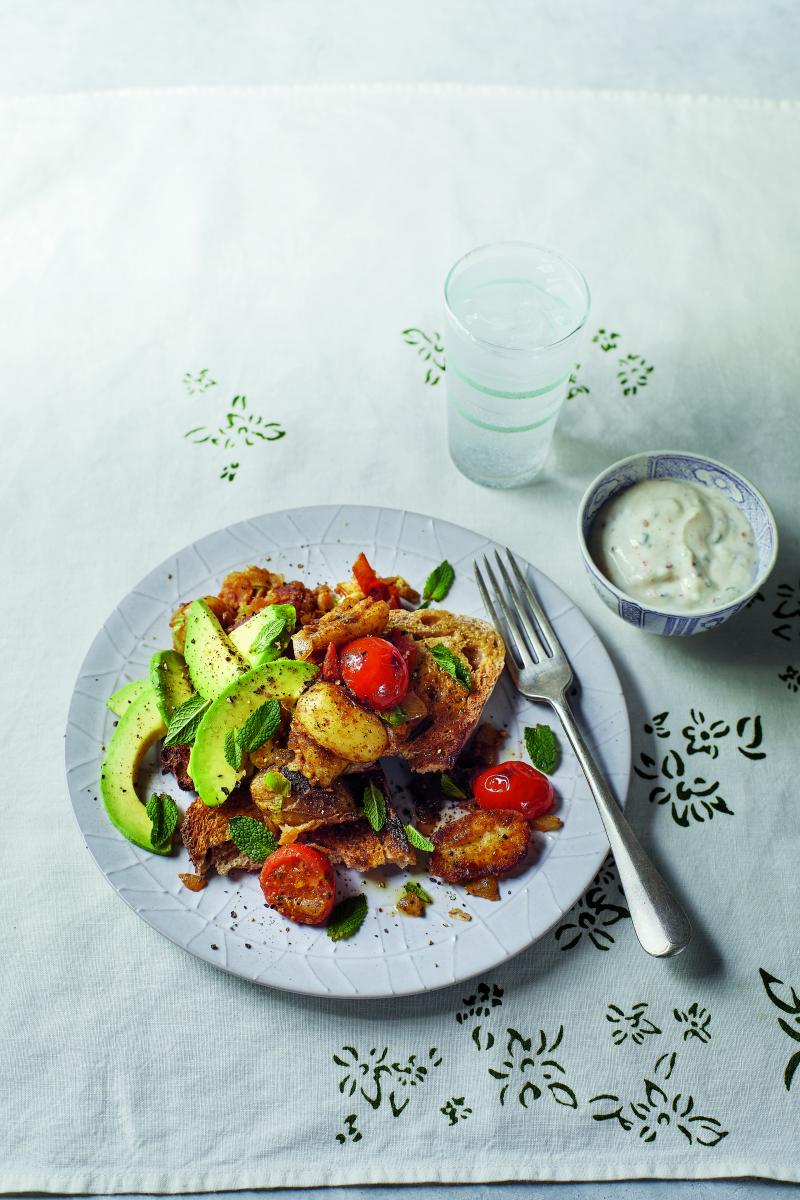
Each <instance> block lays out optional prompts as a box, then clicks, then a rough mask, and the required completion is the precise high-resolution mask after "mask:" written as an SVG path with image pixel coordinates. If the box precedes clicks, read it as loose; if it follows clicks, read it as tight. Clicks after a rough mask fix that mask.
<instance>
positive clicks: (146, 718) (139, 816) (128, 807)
mask: <svg viewBox="0 0 800 1200" xmlns="http://www.w3.org/2000/svg"><path fill="white" fill-rule="evenodd" d="M165 733H166V726H165V725H164V722H163V720H162V719H161V713H160V712H159V711H158V705H157V704H156V701H155V696H154V695H153V693H152V691H151V689H150V688H149V687H148V688H147V689H146V690H145V691H143V692H142V693H141V695H139V696H137V698H136V699H135V700H133V701H132V702H131V703H130V704H129V705H128V707H127V708H126V709H125V711H124V712H123V714H122V716H121V717H120V719H119V724H118V725H117V727H116V729H115V730H114V733H113V734H112V737H111V741H110V742H109V743H108V749H107V750H106V756H105V758H104V759H103V767H102V770H101V771H100V791H101V793H102V796H103V803H104V805H105V808H106V812H107V813H108V817H109V820H110V821H111V824H112V825H114V826H115V827H116V828H117V829H118V830H119V831H120V833H123V834H124V835H125V837H126V838H127V839H128V840H129V841H131V842H134V843H135V844H136V845H137V846H141V847H142V848H143V849H144V850H151V851H152V852H153V853H154V854H169V852H170V847H169V846H166V847H162V848H161V849H160V850H156V848H155V847H154V846H153V844H152V842H151V841H150V832H151V829H152V825H151V823H150V818H149V817H148V815H147V812H146V811H145V807H144V805H143V804H142V802H141V800H140V799H139V797H138V795H137V794H136V773H137V771H138V769H139V763H140V762H141V761H142V758H143V756H144V755H145V754H146V753H147V751H148V749H149V748H150V746H152V744H153V742H155V741H157V740H158V738H160V737H163V736H164V734H165Z"/></svg>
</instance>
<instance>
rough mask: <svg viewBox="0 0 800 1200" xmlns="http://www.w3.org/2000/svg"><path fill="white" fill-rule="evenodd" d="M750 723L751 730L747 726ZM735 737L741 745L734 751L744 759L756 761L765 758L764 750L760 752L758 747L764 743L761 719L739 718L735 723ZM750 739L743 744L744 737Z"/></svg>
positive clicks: (758, 717)
mask: <svg viewBox="0 0 800 1200" xmlns="http://www.w3.org/2000/svg"><path fill="white" fill-rule="evenodd" d="M751 723H752V730H750V728H749V726H750V725H751ZM736 736H737V737H738V738H739V741H740V742H741V743H743V745H739V746H737V747H736V749H737V750H738V751H739V753H740V754H743V755H744V757H745V758H751V759H758V758H766V757H767V752H766V750H760V749H759V747H760V745H761V743H762V742H763V741H764V731H763V729H762V726H761V717H760V716H755V717H740V718H739V720H738V721H737V722H736ZM748 736H749V737H750V741H749V742H745V738H746V737H748Z"/></svg>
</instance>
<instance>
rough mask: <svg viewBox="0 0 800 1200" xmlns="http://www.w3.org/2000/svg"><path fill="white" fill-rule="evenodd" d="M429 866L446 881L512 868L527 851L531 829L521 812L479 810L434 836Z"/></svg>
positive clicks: (459, 819) (466, 878) (476, 876)
mask: <svg viewBox="0 0 800 1200" xmlns="http://www.w3.org/2000/svg"><path fill="white" fill-rule="evenodd" d="M432 840H433V844H434V847H435V849H434V852H433V854H432V855H431V858H430V862H429V864H428V869H429V871H430V873H431V875H436V876H437V877H438V878H439V879H444V880H445V882H446V883H464V882H465V881H466V880H468V879H480V878H481V877H483V876H485V875H504V874H505V873H506V872H507V871H513V869H514V867H516V866H517V865H518V864H519V863H520V862H521V861H522V859H523V858H524V857H525V855H526V854H527V852H528V846H529V845H530V840H531V831H530V826H529V825H528V822H527V821H526V820H525V818H524V817H523V816H522V814H521V813H518V812H512V811H511V810H510V809H493V810H492V811H491V812H489V811H487V810H485V809H480V808H479V809H477V810H476V811H475V812H472V813H467V815H466V816H465V817H459V818H458V820H457V821H452V822H451V823H450V824H449V825H445V826H444V827H443V828H441V829H437V831H436V832H435V833H434V835H433V839H432Z"/></svg>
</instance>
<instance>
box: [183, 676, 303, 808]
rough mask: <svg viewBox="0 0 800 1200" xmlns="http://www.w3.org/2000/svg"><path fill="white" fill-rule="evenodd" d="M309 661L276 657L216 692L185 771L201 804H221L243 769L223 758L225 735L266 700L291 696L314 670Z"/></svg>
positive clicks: (300, 689) (242, 773) (213, 805)
mask: <svg viewBox="0 0 800 1200" xmlns="http://www.w3.org/2000/svg"><path fill="white" fill-rule="evenodd" d="M317 670H318V668H317V667H315V666H314V665H313V664H312V663H306V662H296V661H295V660H294V659H289V658H278V659H276V660H275V662H271V663H267V664H266V666H263V667H256V669H255V670H253V671H248V672H247V674H246V675H242V676H241V677H240V678H239V679H235V680H234V682H233V683H232V684H230V685H229V686H228V687H226V688H225V690H224V691H223V692H222V693H221V694H220V695H219V696H217V698H216V700H215V701H214V703H213V704H212V705H211V708H210V709H209V710H208V712H207V713H206V715H205V716H204V717H203V719H202V721H201V722H200V728H199V729H198V730H197V737H196V738H195V741H194V745H193V746H192V754H191V758H190V759H189V774H190V775H191V777H192V779H193V780H194V786H195V787H196V788H197V791H198V792H199V793H200V799H201V800H202V801H203V803H204V804H208V805H209V806H211V807H215V806H216V805H218V804H223V803H224V802H225V801H226V800H227V799H228V796H229V795H230V793H231V792H232V791H233V789H234V788H235V787H236V784H237V783H238V782H239V780H240V779H242V778H243V776H244V771H243V770H240V771H235V770H234V769H233V767H231V766H230V765H229V763H228V762H227V761H226V758H225V735H226V734H227V733H229V732H230V731H231V730H234V731H235V730H237V729H239V728H241V726H242V725H243V724H244V722H245V721H246V720H247V718H248V717H249V716H250V714H251V713H254V712H255V711H256V709H257V708H258V707H259V706H260V705H261V704H264V703H266V701H267V700H294V699H296V698H297V697H298V696H299V695H300V693H301V692H302V690H303V688H304V687H305V686H306V684H308V683H310V682H311V680H312V679H313V678H314V676H315V675H316V674H317Z"/></svg>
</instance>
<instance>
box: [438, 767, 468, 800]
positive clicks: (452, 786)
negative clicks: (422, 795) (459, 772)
mask: <svg viewBox="0 0 800 1200" xmlns="http://www.w3.org/2000/svg"><path fill="white" fill-rule="evenodd" d="M439 787H440V788H441V789H442V791H443V792H444V794H445V796H449V797H450V799H451V800H466V798H467V793H466V792H465V791H463V790H462V789H461V788H460V787H459V786H458V784H457V783H456V782H455V780H454V779H451V777H450V776H449V775H448V774H447V772H446V771H445V772H444V774H443V775H441V776H440V777H439Z"/></svg>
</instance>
